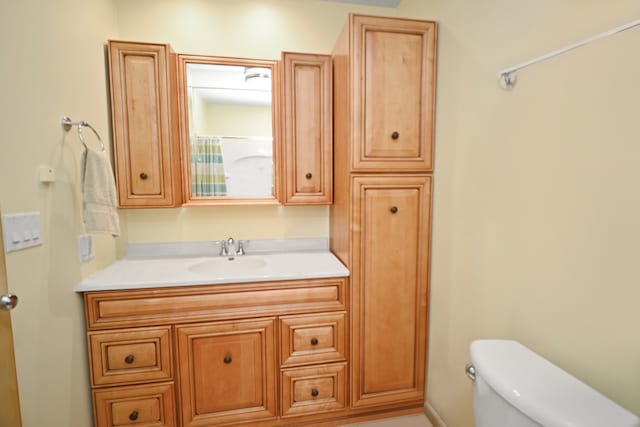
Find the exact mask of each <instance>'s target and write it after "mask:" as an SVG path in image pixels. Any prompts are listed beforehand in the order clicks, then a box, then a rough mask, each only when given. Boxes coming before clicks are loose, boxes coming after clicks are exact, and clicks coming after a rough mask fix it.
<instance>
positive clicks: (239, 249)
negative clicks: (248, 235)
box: [220, 237, 245, 258]
mask: <svg viewBox="0 0 640 427" xmlns="http://www.w3.org/2000/svg"><path fill="white" fill-rule="evenodd" d="M244 253H245V252H244V240H238V241H237V242H236V241H235V240H233V237H229V238H228V239H227V240H222V241H221V242H220V256H228V257H229V258H233V257H235V256H240V255H244Z"/></svg>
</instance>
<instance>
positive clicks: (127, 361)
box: [124, 354, 136, 365]
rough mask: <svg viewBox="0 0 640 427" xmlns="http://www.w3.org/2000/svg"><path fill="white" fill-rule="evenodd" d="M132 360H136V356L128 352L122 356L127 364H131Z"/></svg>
mask: <svg viewBox="0 0 640 427" xmlns="http://www.w3.org/2000/svg"><path fill="white" fill-rule="evenodd" d="M134 360H136V358H135V357H134V356H133V354H130V355H128V356H127V357H125V358H124V362H125V363H128V364H129V365H130V364H132V363H133V361H134Z"/></svg>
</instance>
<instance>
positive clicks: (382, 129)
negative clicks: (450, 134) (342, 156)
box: [352, 15, 436, 172]
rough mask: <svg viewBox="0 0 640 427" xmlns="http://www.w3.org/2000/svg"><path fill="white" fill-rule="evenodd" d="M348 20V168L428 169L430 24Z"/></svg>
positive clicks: (432, 56) (432, 85)
mask: <svg viewBox="0 0 640 427" xmlns="http://www.w3.org/2000/svg"><path fill="white" fill-rule="evenodd" d="M352 20H353V22H352V30H353V59H352V60H353V67H354V76H359V77H360V78H359V79H357V80H355V79H354V82H353V84H354V88H353V89H354V90H353V91H354V94H353V95H354V96H353V108H354V110H353V111H354V129H353V132H354V138H353V139H352V143H353V147H352V150H353V157H352V159H353V168H354V170H356V171H358V170H361V171H366V170H377V171H400V170H401V171H415V172H428V171H430V170H431V169H432V157H433V153H432V151H433V148H432V147H433V117H434V90H435V46H436V44H435V42H436V24H435V23H434V22H427V21H414V20H409V19H394V18H382V17H372V16H358V15H355V16H352Z"/></svg>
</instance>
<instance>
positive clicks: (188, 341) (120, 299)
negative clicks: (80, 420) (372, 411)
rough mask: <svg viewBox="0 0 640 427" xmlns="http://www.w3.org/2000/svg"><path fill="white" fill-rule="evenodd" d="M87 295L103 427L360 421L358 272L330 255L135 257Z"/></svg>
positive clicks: (105, 274) (87, 288) (101, 276)
mask: <svg viewBox="0 0 640 427" xmlns="http://www.w3.org/2000/svg"><path fill="white" fill-rule="evenodd" d="M76 291H78V292H82V293H83V294H84V302H85V310H86V326H87V342H88V348H89V365H90V370H91V388H92V393H93V402H94V417H95V424H96V426H97V427H105V426H120V425H136V424H142V425H153V426H176V425H181V426H185V427H186V426H210V425H224V424H233V423H239V422H243V423H244V422H246V423H249V424H248V425H261V426H269V425H274V426H275V425H288V424H296V423H299V422H305V421H309V422H311V421H313V423H315V422H316V421H314V420H320V419H331V418H339V417H340V416H341V415H342V416H344V415H345V411H346V410H347V409H348V406H347V402H348V400H347V396H348V391H347V373H348V337H349V335H348V328H347V324H348V271H347V270H346V268H345V267H344V266H343V265H342V264H341V263H340V262H339V261H338V260H337V259H336V258H335V257H334V256H333V255H332V254H331V253H330V252H328V251H327V250H320V251H318V250H313V251H302V252H285V253H261V254H254V255H242V256H237V257H235V258H234V259H233V260H230V259H229V257H227V256H203V255H200V256H166V255H162V256H156V257H149V256H147V257H135V256H134V257H130V258H125V259H123V260H121V261H118V262H117V263H115V264H114V265H112V266H110V267H108V268H107V269H105V270H103V271H101V272H100V273H98V274H96V275H94V276H92V277H91V278H89V279H87V280H85V281H84V282H82V283H81V284H80V285H78V287H77V288H76Z"/></svg>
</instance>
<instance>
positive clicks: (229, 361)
mask: <svg viewBox="0 0 640 427" xmlns="http://www.w3.org/2000/svg"><path fill="white" fill-rule="evenodd" d="M232 361H233V359H232V358H231V356H229V355H227V356H225V357H224V363H226V364H227V365H228V364H229V363H231V362H232Z"/></svg>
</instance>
